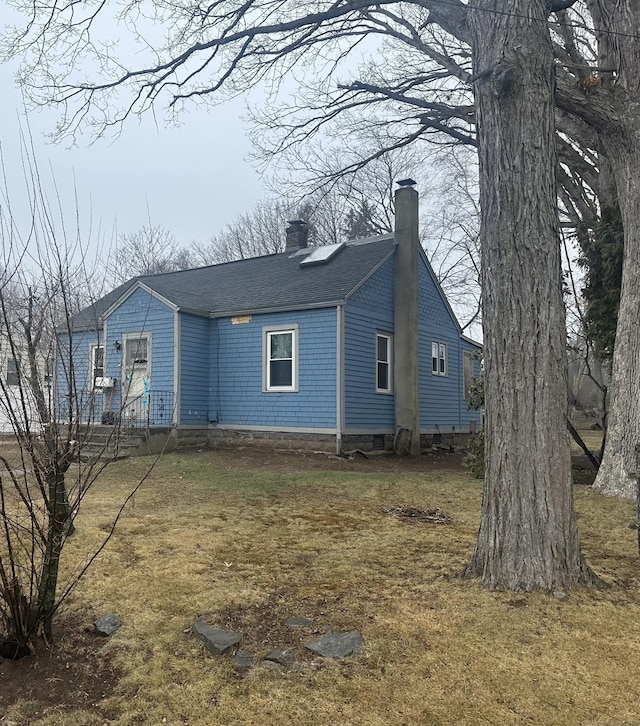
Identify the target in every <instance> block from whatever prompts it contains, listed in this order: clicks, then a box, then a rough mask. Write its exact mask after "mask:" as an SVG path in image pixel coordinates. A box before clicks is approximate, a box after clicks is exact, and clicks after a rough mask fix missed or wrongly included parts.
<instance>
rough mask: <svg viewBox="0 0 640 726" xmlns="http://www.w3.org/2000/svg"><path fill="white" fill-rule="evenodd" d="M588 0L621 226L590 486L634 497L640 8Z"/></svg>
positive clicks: (633, 2)
mask: <svg viewBox="0 0 640 726" xmlns="http://www.w3.org/2000/svg"><path fill="white" fill-rule="evenodd" d="M589 5H590V9H591V11H592V13H593V15H594V20H595V22H596V27H598V28H601V29H602V30H601V32H600V33H599V38H598V44H599V46H598V50H599V56H600V63H601V64H602V66H603V67H606V68H613V69H615V71H616V72H615V81H614V82H613V83H612V86H613V87H612V88H611V87H609V83H611V81H608V77H606V78H605V93H607V94H608V93H613V94H615V96H616V97H617V98H618V100H619V101H622V103H619V104H618V106H617V110H618V114H617V118H616V117H614V118H611V126H610V128H609V129H608V130H607V132H605V133H604V134H603V135H602V143H603V146H604V147H605V149H606V152H607V156H608V159H609V163H610V165H611V169H612V170H613V175H614V177H615V181H616V188H617V193H618V204H619V205H620V211H621V212H622V222H623V227H624V262H623V267H622V287H621V291H620V308H619V311H618V326H617V329H616V342H615V348H614V354H613V369H612V385H611V388H612V391H611V404H610V409H609V416H608V427H607V442H606V446H605V450H604V456H603V459H602V464H601V465H600V470H599V471H598V476H597V477H596V481H595V483H594V487H595V488H596V489H598V490H599V491H601V492H602V493H604V494H610V495H614V496H621V497H628V498H633V497H635V496H636V481H635V480H634V478H633V477H634V475H635V474H636V472H637V469H638V463H637V462H636V446H637V445H639V444H640V335H638V311H639V310H640V41H638V36H637V32H638V27H639V23H640V7H639V6H638V3H637V0H617V2H616V3H611V2H604V0H593V1H592V2H590V3H589ZM606 99H607V97H605V99H604V100H606ZM614 108H616V107H614Z"/></svg>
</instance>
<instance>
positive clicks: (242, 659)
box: [233, 650, 253, 668]
mask: <svg viewBox="0 0 640 726" xmlns="http://www.w3.org/2000/svg"><path fill="white" fill-rule="evenodd" d="M233 662H234V663H235V664H236V666H237V667H238V668H251V666H252V665H253V653H250V652H249V651H248V650H239V651H238V652H237V653H236V654H235V655H234V656H233Z"/></svg>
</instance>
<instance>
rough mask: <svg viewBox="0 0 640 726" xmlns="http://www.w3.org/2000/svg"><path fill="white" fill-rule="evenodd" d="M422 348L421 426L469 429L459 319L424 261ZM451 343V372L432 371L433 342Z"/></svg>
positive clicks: (470, 415)
mask: <svg viewBox="0 0 640 726" xmlns="http://www.w3.org/2000/svg"><path fill="white" fill-rule="evenodd" d="M419 284H420V292H419V303H418V306H419V320H420V322H419V351H420V353H419V354H420V363H419V365H420V427H421V429H422V430H426V431H437V430H438V429H442V430H450V429H452V428H455V429H457V430H460V429H465V430H466V429H468V427H469V421H470V420H471V419H477V420H479V417H478V415H477V414H476V412H469V410H468V406H467V404H466V402H465V401H464V390H463V377H462V350H463V348H462V346H463V344H464V345H468V344H465V343H464V342H463V341H462V340H461V338H460V333H459V329H458V326H457V323H456V321H455V319H454V318H453V316H452V313H451V311H450V309H449V308H448V306H447V305H446V303H445V301H444V299H443V297H442V294H441V293H440V290H439V289H438V286H437V283H436V282H435V280H434V278H433V276H432V273H431V272H430V270H429V269H428V268H427V266H426V264H424V261H423V260H422V258H421V260H420V268H419ZM432 342H438V343H444V344H445V345H446V346H447V375H446V376H439V375H434V374H433V372H432V359H431V344H432Z"/></svg>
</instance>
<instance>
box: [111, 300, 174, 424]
mask: <svg viewBox="0 0 640 726" xmlns="http://www.w3.org/2000/svg"><path fill="white" fill-rule="evenodd" d="M106 326H107V336H108V338H107V341H106V343H105V375H106V376H109V377H111V378H115V379H116V385H115V388H114V391H113V396H112V398H111V401H110V405H109V404H108V405H107V406H106V407H105V408H106V409H110V410H111V411H116V412H117V411H118V410H119V408H120V392H121V390H122V357H123V355H124V345H123V344H122V343H123V339H124V335H125V334H133V335H136V334H140V333H151V375H150V379H149V388H150V390H151V391H152V395H154V392H155V393H160V392H164V393H170V394H172V395H173V393H174V391H173V388H174V383H173V369H174V359H173V328H174V312H173V310H172V309H171V308H170V307H169V306H168V305H166V304H165V303H163V302H162V301H161V300H158V299H157V298H156V297H155V296H153V295H151V294H149V293H148V292H147V291H146V290H143V289H140V288H139V289H137V290H136V291H135V292H134V293H133V294H132V295H130V296H129V297H128V298H127V299H126V300H125V301H124V302H123V303H122V304H121V305H119V306H118V307H117V308H116V309H115V310H113V311H112V313H111V314H110V315H109V317H108V318H107V321H106ZM116 341H118V342H119V343H120V344H121V348H120V350H118V349H116V347H115V342H116Z"/></svg>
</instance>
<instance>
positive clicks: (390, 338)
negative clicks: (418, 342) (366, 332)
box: [375, 330, 393, 394]
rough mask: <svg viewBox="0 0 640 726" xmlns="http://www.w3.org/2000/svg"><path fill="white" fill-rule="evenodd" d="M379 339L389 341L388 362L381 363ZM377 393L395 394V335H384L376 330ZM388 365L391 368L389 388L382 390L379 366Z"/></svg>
mask: <svg viewBox="0 0 640 726" xmlns="http://www.w3.org/2000/svg"><path fill="white" fill-rule="evenodd" d="M378 338H384V339H385V340H386V341H387V360H386V361H381V360H379V359H378ZM375 357H376V393H386V394H390V393H393V334H392V333H383V332H382V331H379V330H376V352H375ZM379 363H386V364H387V365H388V367H389V376H388V379H387V380H388V381H389V386H388V387H387V388H380V386H379V385H378V364H379Z"/></svg>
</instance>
